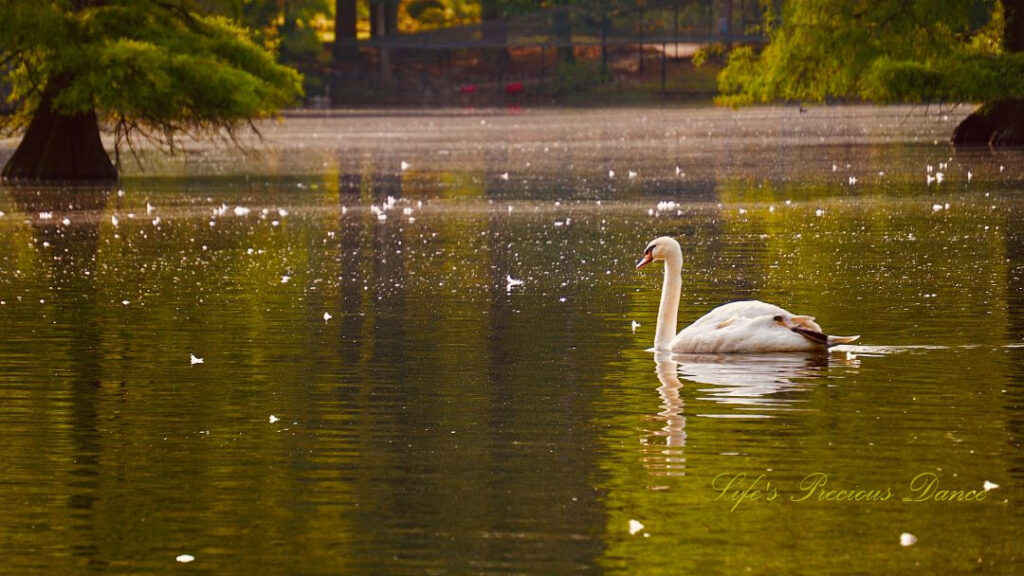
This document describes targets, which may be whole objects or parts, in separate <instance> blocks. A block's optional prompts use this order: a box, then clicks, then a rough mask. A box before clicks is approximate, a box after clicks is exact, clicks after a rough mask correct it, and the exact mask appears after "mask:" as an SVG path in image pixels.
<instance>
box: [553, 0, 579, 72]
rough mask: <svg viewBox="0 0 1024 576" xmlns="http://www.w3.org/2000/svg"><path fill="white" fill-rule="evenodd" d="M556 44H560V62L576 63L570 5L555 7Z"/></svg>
mask: <svg viewBox="0 0 1024 576" xmlns="http://www.w3.org/2000/svg"><path fill="white" fill-rule="evenodd" d="M554 28H555V44H556V45H557V46H558V63H559V64H575V63H576V53H575V50H574V49H573V44H572V19H571V18H570V15H569V7H568V6H559V7H558V8H556V9H555V26H554Z"/></svg>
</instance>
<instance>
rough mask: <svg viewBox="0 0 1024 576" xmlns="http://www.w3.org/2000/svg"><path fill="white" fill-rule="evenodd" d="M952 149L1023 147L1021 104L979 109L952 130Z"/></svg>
mask: <svg viewBox="0 0 1024 576" xmlns="http://www.w3.org/2000/svg"><path fill="white" fill-rule="evenodd" d="M953 144H954V145H955V146H989V147H992V148H1016V147H1020V146H1024V102H1022V101H1020V100H1012V101H1006V102H994V103H989V104H985V105H984V106H982V107H981V108H978V109H977V110H976V111H975V112H974V113H973V114H971V115H970V116H968V117H967V118H964V120H963V122H960V124H959V125H958V126H957V127H956V129H955V130H953Z"/></svg>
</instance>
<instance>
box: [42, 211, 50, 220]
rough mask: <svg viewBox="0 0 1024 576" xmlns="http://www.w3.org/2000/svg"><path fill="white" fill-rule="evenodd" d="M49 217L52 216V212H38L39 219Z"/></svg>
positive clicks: (47, 218)
mask: <svg viewBox="0 0 1024 576" xmlns="http://www.w3.org/2000/svg"><path fill="white" fill-rule="evenodd" d="M50 218H53V212H40V213H39V219H40V220H49V219H50Z"/></svg>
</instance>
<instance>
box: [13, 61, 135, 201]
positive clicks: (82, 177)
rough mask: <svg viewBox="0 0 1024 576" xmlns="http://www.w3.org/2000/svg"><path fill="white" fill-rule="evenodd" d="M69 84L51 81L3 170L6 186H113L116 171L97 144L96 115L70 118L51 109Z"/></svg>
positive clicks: (66, 81) (81, 115) (81, 114)
mask: <svg viewBox="0 0 1024 576" xmlns="http://www.w3.org/2000/svg"><path fill="white" fill-rule="evenodd" d="M68 84H70V82H69V81H68V80H67V79H61V78H57V79H52V80H51V81H50V82H49V83H48V84H47V87H46V89H45V90H43V94H42V96H41V97H40V102H39V107H38V108H37V109H36V111H35V114H34V115H33V116H32V121H31V122H29V125H28V129H27V130H26V131H25V135H24V136H23V137H22V139H21V143H20V144H19V145H18V148H17V149H16V150H15V151H14V155H13V156H11V158H10V160H8V161H7V165H6V166H4V169H3V174H2V177H3V180H4V181H5V182H35V181H51V182H112V181H116V180H117V170H116V169H115V168H114V165H113V164H111V163H110V156H108V155H107V152H106V150H104V149H103V142H102V141H100V131H99V125H98V123H97V120H96V113H95V112H93V111H92V110H90V111H89V112H82V113H78V114H73V115H67V114H61V113H60V112H58V111H56V110H54V109H53V99H54V98H55V97H56V95H57V94H59V93H60V91H61V90H63V89H64V87H66V86H67V85H68Z"/></svg>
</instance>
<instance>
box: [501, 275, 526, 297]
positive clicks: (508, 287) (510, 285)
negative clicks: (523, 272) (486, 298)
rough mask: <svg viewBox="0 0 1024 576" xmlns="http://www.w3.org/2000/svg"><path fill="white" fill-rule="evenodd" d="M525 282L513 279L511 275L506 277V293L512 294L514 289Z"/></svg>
mask: <svg viewBox="0 0 1024 576" xmlns="http://www.w3.org/2000/svg"><path fill="white" fill-rule="evenodd" d="M522 285H523V281H522V280H519V279H517V278H513V277H512V275H511V274H506V275H505V291H506V292H509V293H511V292H512V289H513V288H515V287H516V286H522Z"/></svg>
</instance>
